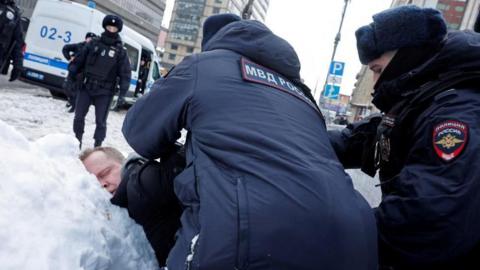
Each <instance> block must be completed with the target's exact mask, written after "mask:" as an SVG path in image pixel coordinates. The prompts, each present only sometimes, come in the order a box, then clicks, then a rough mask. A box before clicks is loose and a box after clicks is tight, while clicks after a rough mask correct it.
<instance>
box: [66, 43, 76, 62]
mask: <svg viewBox="0 0 480 270" xmlns="http://www.w3.org/2000/svg"><path fill="white" fill-rule="evenodd" d="M79 51H80V48H79V47H78V44H67V45H65V46H63V48H62V54H63V57H65V59H67V60H68V61H70V59H71V58H72V54H73V55H75V54H77V53H78V52H79Z"/></svg>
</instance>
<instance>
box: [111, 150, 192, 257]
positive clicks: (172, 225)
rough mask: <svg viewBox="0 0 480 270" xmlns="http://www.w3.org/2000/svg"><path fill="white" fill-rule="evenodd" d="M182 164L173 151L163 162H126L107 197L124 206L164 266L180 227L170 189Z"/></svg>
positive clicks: (178, 210) (180, 156) (181, 157)
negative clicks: (120, 175)
mask: <svg viewBox="0 0 480 270" xmlns="http://www.w3.org/2000/svg"><path fill="white" fill-rule="evenodd" d="M184 167H185V157H184V156H183V155H179V154H175V155H172V156H171V157H169V158H167V159H165V161H162V162H160V163H159V162H157V161H153V160H151V161H148V160H145V159H137V160H134V161H130V162H129V164H126V165H125V166H124V169H123V173H122V181H121V182H120V185H119V187H118V189H117V192H116V193H115V195H114V196H113V198H112V199H111V201H112V203H113V204H116V205H118V206H120V207H124V208H127V209H128V213H129V215H130V217H131V218H132V219H133V220H135V221H136V222H137V223H138V224H140V225H142V227H143V229H144V231H145V235H146V236H147V239H148V241H149V242H150V244H151V246H152V248H153V250H154V251H155V255H156V257H157V260H158V263H159V265H160V266H164V265H165V261H166V259H167V256H168V253H169V252H170V249H171V248H172V247H173V244H174V243H175V233H176V231H177V230H178V228H179V227H180V215H181V213H182V208H181V206H180V203H179V202H178V200H177V198H176V197H175V194H174V192H173V179H174V177H175V176H176V175H177V174H178V173H180V172H181V171H182V170H183V169H184Z"/></svg>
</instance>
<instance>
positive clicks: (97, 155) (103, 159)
mask: <svg viewBox="0 0 480 270" xmlns="http://www.w3.org/2000/svg"><path fill="white" fill-rule="evenodd" d="M83 165H84V166H85V168H86V169H87V171H88V172H89V173H91V174H94V175H95V176H96V177H97V179H98V181H99V182H100V184H101V185H102V187H104V188H105V189H106V190H108V192H110V193H112V194H115V191H116V190H117V188H118V185H119V184H120V181H121V176H120V172H121V169H122V165H121V164H120V163H119V162H118V161H116V160H113V159H111V158H109V157H108V156H107V155H106V154H105V153H104V152H102V151H95V152H93V153H92V154H90V155H89V156H88V157H87V158H86V159H85V160H84V161H83Z"/></svg>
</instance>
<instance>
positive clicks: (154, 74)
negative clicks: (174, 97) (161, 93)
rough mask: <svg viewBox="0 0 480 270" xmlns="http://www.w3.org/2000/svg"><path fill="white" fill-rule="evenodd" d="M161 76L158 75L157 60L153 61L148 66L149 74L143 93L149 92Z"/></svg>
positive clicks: (158, 66)
mask: <svg viewBox="0 0 480 270" xmlns="http://www.w3.org/2000/svg"><path fill="white" fill-rule="evenodd" d="M161 76H162V75H161V74H160V63H159V62H158V60H157V59H154V60H153V61H152V64H151V65H150V74H149V76H148V82H147V85H146V87H145V93H148V92H150V89H151V88H152V86H153V84H154V83H155V81H156V80H158V79H160V77H161Z"/></svg>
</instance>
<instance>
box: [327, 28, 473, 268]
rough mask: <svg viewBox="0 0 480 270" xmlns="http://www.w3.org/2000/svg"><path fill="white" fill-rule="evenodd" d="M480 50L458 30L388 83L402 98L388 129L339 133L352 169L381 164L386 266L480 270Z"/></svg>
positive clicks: (336, 139) (384, 123)
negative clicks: (374, 131)
mask: <svg viewBox="0 0 480 270" xmlns="http://www.w3.org/2000/svg"><path fill="white" fill-rule="evenodd" d="M479 48H480V35H479V34H476V33H473V32H470V31H454V32H451V33H449V34H448V36H447V39H446V40H445V41H444V43H443V44H442V46H441V48H440V49H439V51H438V52H437V53H435V54H433V57H431V58H430V59H428V60H427V62H425V63H424V64H423V65H421V66H419V67H417V68H415V69H414V70H411V71H409V72H408V73H406V74H404V75H403V76H400V77H399V78H397V79H395V80H393V81H389V82H387V83H388V85H387V86H388V87H389V88H391V89H383V90H391V92H390V93H394V91H396V92H397V93H398V94H399V95H398V96H399V97H401V98H399V99H398V101H397V102H396V103H395V104H394V106H393V107H392V108H391V109H390V110H389V111H387V112H385V115H384V116H383V119H382V120H381V122H380V123H379V121H377V120H374V119H370V120H369V121H365V122H364V123H363V124H360V125H351V126H349V127H348V128H347V129H346V130H344V131H342V132H331V133H330V138H331V140H332V143H333V145H334V146H335V149H336V152H337V154H338V155H339V158H340V160H342V161H343V162H344V164H346V165H347V166H348V167H350V168H353V167H360V166H361V167H362V169H364V171H366V172H367V173H370V174H371V175H374V174H375V169H372V168H374V167H375V166H378V167H379V176H380V182H381V188H382V193H383V198H382V202H381V204H380V205H379V207H378V208H376V209H375V212H376V218H377V225H378V232H379V254H380V260H381V264H382V265H387V266H393V267H394V269H480V230H479V228H480V211H479V210H478V209H480V166H478V164H480V155H479V153H480V84H479V83H480V50H479ZM381 105H382V104H380V106H381ZM366 122H369V124H366ZM377 126H378V128H377ZM372 130H376V134H374V135H373V136H372V133H370V135H368V134H369V132H368V131H372ZM372 138H373V139H372ZM366 141H370V142H371V144H370V146H369V145H368V143H367V144H365V142H366ZM375 146H376V147H375ZM375 148H376V149H377V150H378V151H377V152H376V153H375V151H374V150H373V149H375ZM360 153H363V155H362V154H360ZM373 155H375V157H373ZM362 157H363V159H362ZM375 161H376V163H375ZM368 163H370V164H368ZM373 163H374V164H373Z"/></svg>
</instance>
